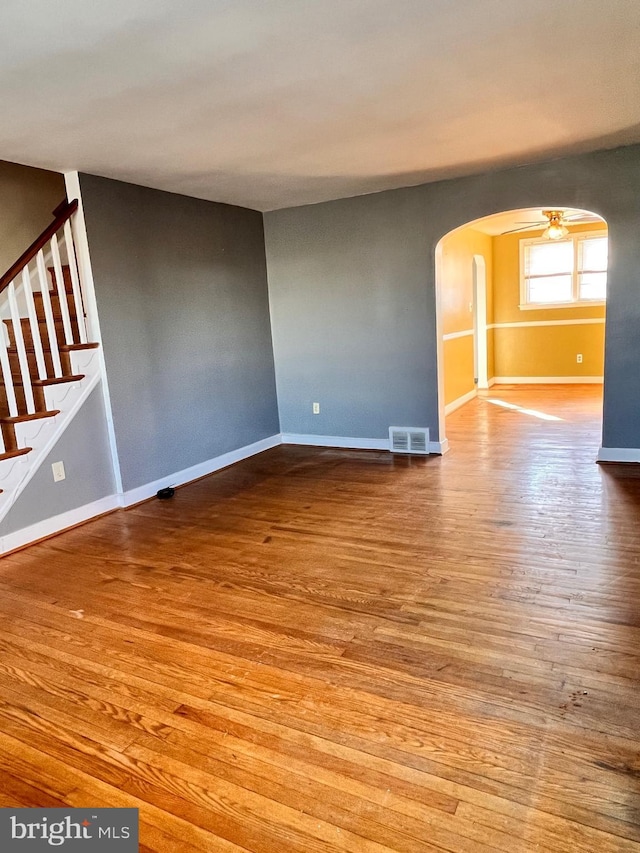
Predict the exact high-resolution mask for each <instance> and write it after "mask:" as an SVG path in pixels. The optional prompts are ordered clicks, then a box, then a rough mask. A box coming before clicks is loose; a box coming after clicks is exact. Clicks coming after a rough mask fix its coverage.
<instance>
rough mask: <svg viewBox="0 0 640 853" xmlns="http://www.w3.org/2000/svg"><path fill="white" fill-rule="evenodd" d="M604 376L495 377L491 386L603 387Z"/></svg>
mask: <svg viewBox="0 0 640 853" xmlns="http://www.w3.org/2000/svg"><path fill="white" fill-rule="evenodd" d="M602 381H603V377H602V376H495V377H494V378H493V380H492V381H491V382H490V385H495V384H497V385H602Z"/></svg>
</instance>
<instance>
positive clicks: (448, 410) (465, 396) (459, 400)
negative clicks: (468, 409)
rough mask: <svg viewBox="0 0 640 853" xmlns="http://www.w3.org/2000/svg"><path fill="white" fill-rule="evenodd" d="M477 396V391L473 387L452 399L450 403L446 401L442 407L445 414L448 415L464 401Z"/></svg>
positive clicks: (466, 401) (462, 404)
mask: <svg viewBox="0 0 640 853" xmlns="http://www.w3.org/2000/svg"><path fill="white" fill-rule="evenodd" d="M477 396H478V392H477V390H476V389H475V388H474V389H473V390H472V391H469V392H468V393H467V394H463V395H462V397H457V398H456V399H455V400H452V401H451V402H450V403H447V405H446V406H445V407H444V413H445V415H450V414H451V413H452V412H455V410H456V409H459V408H460V406H464V404H465V403H468V402H469V400H473V398H474V397H477Z"/></svg>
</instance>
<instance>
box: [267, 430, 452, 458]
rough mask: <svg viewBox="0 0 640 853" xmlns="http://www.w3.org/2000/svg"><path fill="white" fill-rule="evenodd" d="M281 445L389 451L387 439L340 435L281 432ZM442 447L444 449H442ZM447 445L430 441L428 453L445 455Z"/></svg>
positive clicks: (446, 443)
mask: <svg viewBox="0 0 640 853" xmlns="http://www.w3.org/2000/svg"><path fill="white" fill-rule="evenodd" d="M282 444H300V445H303V446H305V447H342V448H345V449H347V450H389V439H388V438H350V437H347V436H342V435H306V434H301V433H292V432H283V433H282ZM443 446H444V449H443ZM448 449H449V443H448V442H447V440H446V439H445V441H444V442H440V441H430V442H429V453H440V454H442V453H446V452H447V450H448Z"/></svg>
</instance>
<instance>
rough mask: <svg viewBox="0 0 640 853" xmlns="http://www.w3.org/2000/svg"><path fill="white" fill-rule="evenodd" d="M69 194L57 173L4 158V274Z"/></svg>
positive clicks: (0, 231) (0, 194)
mask: <svg viewBox="0 0 640 853" xmlns="http://www.w3.org/2000/svg"><path fill="white" fill-rule="evenodd" d="M66 197H67V196H66V192H65V188H64V178H63V177H62V175H60V174H58V173H57V172H45V171H44V170H43V169H32V168H30V167H29V166H20V165H18V164H17V163H7V162H5V161H4V160H0V275H2V274H3V273H5V272H6V271H7V270H8V269H9V267H10V266H11V265H12V264H13V262H14V261H16V260H17V259H18V258H19V257H20V255H21V254H22V253H23V252H24V250H25V249H26V248H27V247H28V246H29V245H30V244H31V243H33V241H34V240H35V239H36V237H38V235H39V234H41V233H42V232H43V231H44V229H45V228H46V227H47V225H49V223H50V222H51V221H52V219H53V217H52V215H51V213H52V211H53V210H54V209H55V208H56V207H57V206H58V205H59V204H60V202H61V201H63V200H64V199H65V198H66Z"/></svg>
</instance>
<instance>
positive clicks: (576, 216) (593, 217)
mask: <svg viewBox="0 0 640 853" xmlns="http://www.w3.org/2000/svg"><path fill="white" fill-rule="evenodd" d="M563 221H564V222H602V219H601V218H600V217H599V216H598V215H597V214H595V213H573V214H572V215H571V216H564V217H563Z"/></svg>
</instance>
